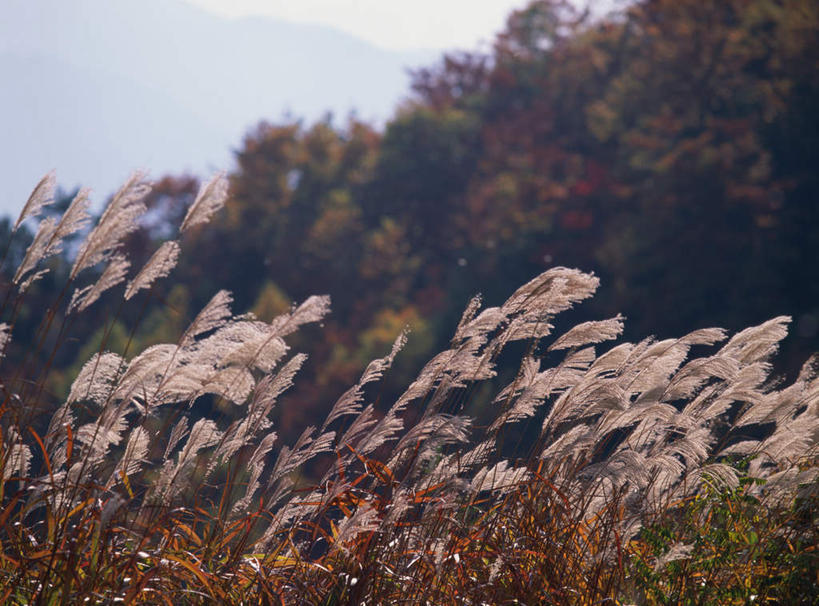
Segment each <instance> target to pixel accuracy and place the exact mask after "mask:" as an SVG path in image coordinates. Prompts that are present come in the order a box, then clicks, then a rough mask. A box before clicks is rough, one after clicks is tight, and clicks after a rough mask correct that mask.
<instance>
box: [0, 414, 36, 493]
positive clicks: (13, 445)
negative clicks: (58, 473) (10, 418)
mask: <svg viewBox="0 0 819 606" xmlns="http://www.w3.org/2000/svg"><path fill="white" fill-rule="evenodd" d="M2 457H3V460H2V462H0V465H1V466H2V468H3V478H2V479H3V480H4V481H5V480H8V479H9V478H11V477H14V476H18V477H23V476H27V475H28V471H29V467H30V466H31V450H30V449H29V447H28V446H26V445H25V444H24V443H23V437H22V436H21V435H20V433H19V432H18V431H17V429H16V428H15V427H14V426H10V427H9V428H8V429H7V430H6V435H5V440H4V444H3V453H2Z"/></svg>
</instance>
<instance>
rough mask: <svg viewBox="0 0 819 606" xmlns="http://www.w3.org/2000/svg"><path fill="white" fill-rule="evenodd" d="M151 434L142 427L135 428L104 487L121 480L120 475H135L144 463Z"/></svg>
mask: <svg viewBox="0 0 819 606" xmlns="http://www.w3.org/2000/svg"><path fill="white" fill-rule="evenodd" d="M151 437H152V436H151V434H150V433H149V432H148V430H147V429H145V428H144V427H139V426H137V427H135V428H134V429H133V430H132V431H131V435H130V436H129V437H128V443H127V444H126V445H125V452H123V453H122V457H120V460H119V462H118V463H117V465H116V467H115V469H114V471H113V472H112V473H111V477H110V478H109V479H108V482H106V487H107V488H110V487H111V486H113V485H114V484H115V483H116V482H117V481H119V480H120V479H121V478H122V475H121V474H125V475H126V476H131V475H134V474H136V473H137V472H138V471H139V470H140V469H141V468H142V466H143V465H144V464H145V463H146V457H147V455H148V449H149V448H150V443H151Z"/></svg>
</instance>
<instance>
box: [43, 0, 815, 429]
mask: <svg viewBox="0 0 819 606" xmlns="http://www.w3.org/2000/svg"><path fill="white" fill-rule="evenodd" d="M818 32H819V9H817V6H816V5H815V4H814V3H812V2H789V1H788V2H780V1H774V0H737V1H732V2H698V1H694V0H691V1H689V0H684V1H680V0H674V1H670V0H669V1H651V2H637V3H635V4H633V5H632V6H631V7H630V8H628V9H627V10H625V11H624V12H622V13H618V14H615V15H612V16H610V17H608V18H606V19H603V20H591V19H590V18H589V17H588V16H587V15H584V14H582V13H578V12H577V11H576V10H574V9H573V8H572V5H571V4H570V3H562V2H553V1H546V2H534V3H533V4H531V5H530V6H529V7H528V8H527V9H525V10H523V11H520V12H518V13H516V14H513V15H512V16H511V17H510V19H509V21H508V24H507V27H506V30H505V31H504V32H503V34H502V35H500V36H499V37H498V39H497V40H496V42H495V45H494V48H493V50H492V52H491V53H490V54H488V55H482V54H477V53H476V54H469V53H464V54H458V55H455V56H447V57H444V58H443V59H442V60H441V61H440V62H439V63H438V64H437V65H433V66H431V67H429V68H427V69H424V70H421V71H419V72H417V73H415V75H414V84H413V91H412V92H413V94H412V101H411V102H408V103H407V104H405V105H404V106H403V107H400V108H398V109H397V111H396V114H395V116H394V118H393V119H392V120H391V121H389V123H388V124H387V125H386V127H385V128H384V129H383V131H379V130H376V129H374V128H373V127H370V126H368V125H367V124H363V123H360V122H356V121H354V120H353V121H349V122H348V123H347V124H345V125H344V126H343V127H335V126H332V125H331V124H330V123H326V122H322V123H316V124H303V123H301V122H294V123H289V124H281V123H278V124H270V123H267V122H262V123H260V124H259V125H257V126H256V127H254V128H253V129H251V130H250V131H249V132H248V134H247V136H246V137H245V139H244V141H242V142H241V145H240V146H239V147H238V149H237V152H236V153H237V157H238V167H239V168H238V170H237V171H236V172H235V173H234V174H231V175H230V183H231V199H230V201H229V202H228V204H227V209H226V211H225V213H224V214H223V215H222V216H221V217H220V218H219V219H218V220H217V221H216V222H215V223H214V224H213V225H211V226H210V227H208V228H205V229H202V230H199V231H196V232H195V233H193V234H191V235H189V236H186V238H185V241H184V248H185V249H186V251H188V252H187V254H186V255H184V256H183V261H182V262H183V266H182V267H181V268H180V270H178V271H177V272H176V273H175V274H174V278H173V279H172V280H171V281H169V282H168V283H167V284H166V285H163V286H159V287H158V288H157V289H156V290H155V291H154V292H153V293H152V295H151V300H150V302H148V303H147V305H148V307H147V309H146V311H145V312H144V313H145V314H147V321H145V322H143V324H142V326H143V328H142V329H141V331H140V332H139V333H138V336H137V338H138V339H144V340H145V342H146V343H147V342H150V341H152V340H153V341H156V340H161V339H162V338H168V337H170V336H172V335H173V334H175V333H176V332H177V331H178V330H179V327H180V326H182V325H183V324H184V322H185V320H186V319H189V316H190V314H191V313H192V311H191V310H194V309H198V308H199V307H200V306H201V305H202V304H203V303H204V302H205V301H206V300H207V299H208V298H209V297H210V295H211V294H212V293H213V292H214V291H215V290H216V289H218V288H228V289H229V290H231V291H232V292H233V293H234V294H235V297H236V303H237V308H238V309H246V310H251V309H252V310H254V311H255V312H256V313H258V314H259V315H260V316H261V317H268V319H269V317H270V316H272V314H274V313H275V312H279V311H282V310H284V309H286V308H287V307H289V305H290V304H291V302H295V301H300V300H303V299H304V298H305V297H307V296H308V295H310V294H313V293H327V294H330V295H331V297H332V300H333V314H332V316H331V317H330V318H328V320H327V321H326V326H325V328H324V331H323V336H322V339H321V341H320V343H319V344H316V343H311V348H310V352H311V356H312V358H311V363H310V365H309V369H308V371H309V372H312V373H316V375H315V380H314V381H313V382H311V384H310V386H309V390H310V393H306V392H304V391H299V392H298V393H297V394H296V395H294V396H293V397H294V398H296V399H298V400H299V403H300V405H299V406H294V407H293V410H298V411H308V410H309V411H312V410H314V409H322V407H326V406H327V403H328V402H329V401H331V399H332V397H333V396H334V395H337V393H338V390H339V389H341V388H342V387H343V386H344V385H345V384H347V383H349V381H350V380H351V379H353V378H354V377H355V376H356V374H357V373H358V372H360V370H361V368H362V367H363V365H364V364H365V363H366V362H367V361H368V360H369V359H371V358H372V357H373V356H374V355H377V354H378V353H379V352H381V351H382V350H383V348H384V347H386V346H388V344H389V343H390V342H392V339H394V338H395V335H396V334H397V333H398V332H399V331H400V330H401V328H402V327H404V326H405V325H409V326H410V327H411V329H412V331H413V332H412V336H411V338H410V348H409V349H410V352H409V355H407V358H409V359H408V360H405V361H404V364H405V365H406V368H405V369H404V371H405V372H406V373H409V372H414V371H415V370H417V365H418V363H419V362H420V360H421V359H423V358H424V357H425V356H426V355H427V354H429V353H430V352H431V351H432V349H433V348H434V347H435V346H440V345H441V344H443V343H444V342H445V341H446V340H447V339H448V338H449V332H448V331H449V326H450V325H451V323H452V321H453V320H454V319H455V318H456V317H457V310H459V309H460V308H461V306H462V305H463V304H464V302H465V301H466V300H467V299H468V297H470V296H471V295H473V294H475V292H478V291H481V292H482V293H483V294H484V296H485V298H486V300H487V301H488V302H490V303H493V302H497V300H498V299H499V298H500V297H501V296H503V295H504V294H505V293H508V292H510V291H511V290H512V289H513V288H514V287H515V285H517V284H519V283H521V282H523V281H525V280H527V279H529V278H530V277H531V276H533V275H535V274H537V273H538V272H540V271H542V270H544V269H546V268H548V267H551V266H554V265H564V266H570V267H581V268H584V269H585V270H589V271H594V272H595V273H596V274H597V275H599V276H600V277H601V278H602V280H603V283H604V284H606V285H607V286H608V288H607V289H606V293H605V294H604V295H602V296H600V297H598V300H597V301H596V302H595V303H594V304H593V306H592V309H591V312H592V313H594V314H598V315H599V314H603V315H614V314H616V313H623V314H624V315H625V316H626V317H627V318H628V324H627V327H628V328H627V329H628V331H629V332H628V333H627V335H628V336H635V337H636V336H641V335H646V334H656V335H658V336H660V337H663V336H668V335H672V334H681V333H683V332H685V331H688V330H692V329H694V328H695V327H698V326H703V325H719V326H725V327H727V328H732V329H736V328H739V327H742V326H745V325H748V324H750V323H754V322H759V321H762V320H763V319H766V318H768V317H771V316H773V315H776V314H788V315H791V316H793V318H794V327H793V330H792V333H793V334H792V336H791V337H789V340H788V341H787V342H786V343H785V345H784V347H785V357H784V360H785V366H786V367H785V368H783V369H782V370H784V371H791V372H792V371H793V370H794V369H795V368H796V367H797V365H798V364H799V363H800V362H801V360H803V359H804V358H805V356H806V355H807V354H809V353H811V352H812V351H814V350H815V349H817V346H819V270H817V268H816V262H815V260H816V259H817V258H819V204H817V200H819V166H817V157H816V153H815V150H816V149H818V148H819V119H817V114H816V111H815V108H816V107H817V106H819V84H817V78H816V74H817V68H819V36H817V33H818ZM197 187H198V185H197V183H196V181H195V180H194V179H191V178H188V177H181V176H168V177H166V178H164V179H162V180H161V181H159V182H158V183H157V184H156V186H155V187H154V190H153V193H152V194H151V197H150V198H149V203H150V205H151V208H152V211H151V213H150V214H149V216H150V221H148V222H146V223H145V226H144V229H143V230H142V231H141V232H139V233H138V234H137V235H136V236H134V237H132V238H131V240H130V242H129V244H128V246H129V250H128V252H129V254H131V255H133V256H134V257H135V258H137V259H139V258H147V256H148V255H149V253H150V251H152V250H153V249H154V248H155V246H156V244H157V242H158V240H159V239H161V238H163V237H165V236H166V235H167V233H169V230H170V229H171V227H170V226H171V225H174V224H175V221H176V220H177V219H178V218H179V217H180V216H181V215H182V213H183V212H184V210H185V208H186V205H187V204H189V203H190V202H191V201H192V199H193V196H194V195H195V193H196V189H197ZM67 251H68V252H69V253H70V248H69V249H67ZM57 283H58V281H57V282H45V283H44V284H43V286H42V287H41V289H40V291H44V290H47V289H48V288H49V287H51V286H52V285H54V284H57ZM40 291H38V293H39V292H40ZM49 294H50V293H46V292H42V296H44V297H47V296H49ZM100 307H101V308H103V309H105V306H104V304H101V305H100ZM167 309H170V310H171V313H166V310H167ZM152 310H153V311H152ZM102 313H108V312H102ZM111 313H112V312H111ZM152 313H153V314H155V317H153V316H152ZM160 318H161V319H160ZM81 333H83V334H85V335H86V336H87V335H91V334H93V333H94V331H93V330H90V329H89V330H85V331H81ZM126 334H127V331H126V330H125V329H124V328H122V329H115V330H114V331H113V336H112V337H111V339H113V341H111V340H110V339H109V343H108V345H107V346H108V347H111V348H114V349H116V348H117V347H122V345H123V343H122V342H118V341H117V338H119V339H120V340H121V339H125V338H126ZM96 339H97V340H96V341H94V339H92V340H91V341H89V343H88V349H89V350H93V348H96V347H98V346H99V335H97V336H96ZM74 353H76V352H74ZM65 355H66V358H65V359H61V360H58V362H57V364H58V366H66V365H69V364H71V363H74V360H72V359H69V358H70V356H71V354H69V353H66V354H65ZM413 359H414V361H413ZM319 368H320V369H321V372H320V373H318V370H317V369H319ZM399 383H400V380H399ZM63 388H65V386H63ZM55 389H57V391H59V388H58V387H56V386H55ZM305 389H308V388H307V387H303V390H305ZM284 414H287V413H284ZM305 414H307V413H306V412H305ZM310 414H312V413H310ZM300 422H301V419H292V420H289V421H286V423H285V424H286V425H288V426H289V425H291V424H294V425H296V426H298V425H299V424H300Z"/></svg>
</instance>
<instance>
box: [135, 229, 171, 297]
mask: <svg viewBox="0 0 819 606" xmlns="http://www.w3.org/2000/svg"><path fill="white" fill-rule="evenodd" d="M179 250H180V249H179V243H178V242H176V241H175V240H171V241H168V242H163V243H162V245H161V246H160V247H159V248H158V249H157V250H156V252H155V253H154V254H153V255H151V258H150V259H148V261H147V263H145V266H144V267H143V268H142V269H141V270H139V273H138V274H137V275H136V276H135V277H134V279H133V280H131V281H130V282H129V283H128V288H126V289H125V300H126V301H127V300H128V299H130V298H131V297H133V296H134V295H135V294H136V293H137V292H138V291H140V290H142V289H143V288H150V287H151V285H152V284H153V283H154V282H156V281H157V280H158V279H160V278H164V277H166V276H167V275H168V274H169V273H171V270H172V269H173V268H174V267H176V263H177V261H178V260H179Z"/></svg>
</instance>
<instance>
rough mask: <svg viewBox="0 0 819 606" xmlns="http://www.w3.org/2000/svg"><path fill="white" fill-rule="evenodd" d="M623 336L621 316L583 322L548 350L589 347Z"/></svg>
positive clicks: (562, 336)
mask: <svg viewBox="0 0 819 606" xmlns="http://www.w3.org/2000/svg"><path fill="white" fill-rule="evenodd" d="M621 334H623V316H621V315H619V314H618V315H617V316H615V317H614V318H611V319H610V320H599V321H593V322H583V323H582V324H578V325H577V326H575V327H574V328H572V329H571V330H569V331H568V332H566V333H565V334H563V335H561V336H560V337H559V338H558V339H557V340H555V342H554V343H552V344H551V345H550V346H549V349H550V350H558V349H570V348H573V347H580V346H581V345H591V344H594V343H602V342H603V341H612V340H614V339H616V338H617V337H619V336H620V335H621Z"/></svg>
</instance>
